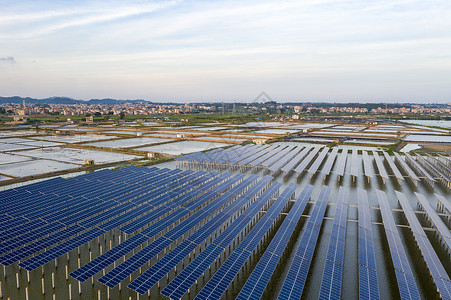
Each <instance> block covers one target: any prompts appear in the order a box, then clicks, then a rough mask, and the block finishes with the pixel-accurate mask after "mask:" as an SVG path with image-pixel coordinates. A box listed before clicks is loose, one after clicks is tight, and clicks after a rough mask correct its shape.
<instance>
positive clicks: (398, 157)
mask: <svg viewBox="0 0 451 300" xmlns="http://www.w3.org/2000/svg"><path fill="white" fill-rule="evenodd" d="M393 155H394V156H395V160H396V161H397V162H398V164H399V165H400V167H401V169H403V170H404V172H406V173H407V175H408V176H409V177H410V179H411V180H412V181H413V182H414V183H415V185H416V184H417V182H418V181H420V178H418V176H417V174H415V172H414V171H413V170H412V169H411V168H410V167H409V165H408V164H407V163H406V162H405V161H404V159H402V157H401V155H399V154H398V153H396V152H393Z"/></svg>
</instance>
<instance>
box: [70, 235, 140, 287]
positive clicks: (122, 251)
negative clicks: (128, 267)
mask: <svg viewBox="0 0 451 300" xmlns="http://www.w3.org/2000/svg"><path fill="white" fill-rule="evenodd" d="M147 240H148V238H147V237H145V236H143V235H142V234H137V235H134V236H133V237H131V238H129V239H127V240H126V241H124V242H122V243H121V244H119V245H117V246H116V247H114V248H113V249H111V250H109V251H107V252H105V253H104V254H102V255H101V256H99V257H97V258H95V259H94V260H92V261H90V262H89V263H87V264H85V265H84V266H82V267H81V268H79V269H77V270H75V271H74V272H72V273H70V275H71V276H72V277H74V278H75V279H77V280H79V281H82V282H83V281H86V280H88V279H89V278H90V277H91V276H94V275H95V274H96V273H98V272H100V271H101V270H103V269H104V268H106V267H107V266H109V265H110V264H112V263H113V262H115V261H116V260H118V259H119V258H121V257H122V256H124V255H126V254H127V253H129V252H130V251H132V250H133V249H135V248H136V247H138V246H139V245H141V244H142V243H144V242H145V241H147Z"/></svg>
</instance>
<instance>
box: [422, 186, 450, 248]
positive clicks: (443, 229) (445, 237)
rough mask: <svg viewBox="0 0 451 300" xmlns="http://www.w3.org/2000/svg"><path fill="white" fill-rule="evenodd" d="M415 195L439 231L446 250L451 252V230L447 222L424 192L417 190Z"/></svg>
mask: <svg viewBox="0 0 451 300" xmlns="http://www.w3.org/2000/svg"><path fill="white" fill-rule="evenodd" d="M415 196H417V199H418V203H419V204H420V206H421V207H422V208H423V209H424V210H425V212H426V216H427V218H428V219H429V221H430V222H431V224H432V225H433V226H434V227H435V228H436V229H437V233H438V235H439V236H440V237H441V241H442V243H443V244H444V245H445V247H446V250H447V251H448V253H451V231H450V230H449V229H448V227H447V226H446V225H445V223H443V220H442V219H441V218H440V216H439V215H438V214H437V212H436V211H435V210H434V209H433V208H432V206H431V204H429V201H428V200H427V199H426V197H424V195H423V194H420V193H417V192H415Z"/></svg>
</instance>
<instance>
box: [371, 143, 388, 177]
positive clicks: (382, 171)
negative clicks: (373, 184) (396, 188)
mask: <svg viewBox="0 0 451 300" xmlns="http://www.w3.org/2000/svg"><path fill="white" fill-rule="evenodd" d="M373 157H374V161H375V162H376V166H377V169H378V170H379V176H380V177H381V178H382V181H383V182H384V183H385V180H387V179H388V174H387V171H385V167H384V163H383V162H382V160H381V158H380V156H379V154H378V153H377V152H376V151H373Z"/></svg>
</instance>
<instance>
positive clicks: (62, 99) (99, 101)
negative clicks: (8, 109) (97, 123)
mask: <svg viewBox="0 0 451 300" xmlns="http://www.w3.org/2000/svg"><path fill="white" fill-rule="evenodd" d="M23 100H25V102H26V103H30V104H31V103H32V104H83V103H84V104H107V105H113V104H123V103H142V102H147V103H152V102H151V101H146V100H142V99H138V100H117V99H91V100H88V101H84V100H77V99H73V98H69V97H50V98H45V99H37V98H30V97H19V96H13V97H0V103H22V102H23Z"/></svg>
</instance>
